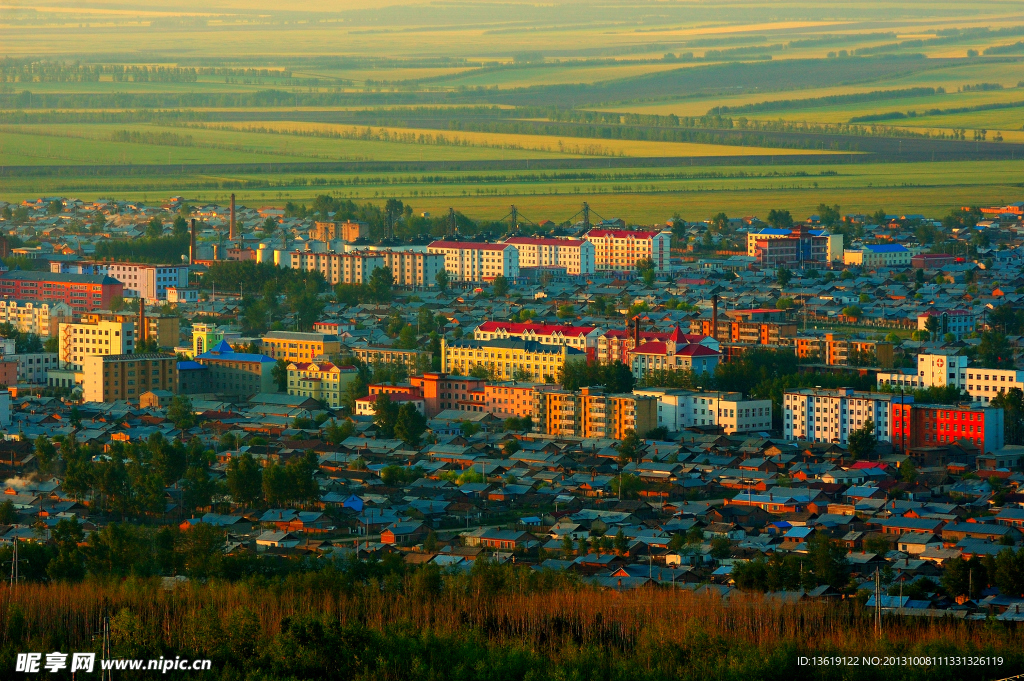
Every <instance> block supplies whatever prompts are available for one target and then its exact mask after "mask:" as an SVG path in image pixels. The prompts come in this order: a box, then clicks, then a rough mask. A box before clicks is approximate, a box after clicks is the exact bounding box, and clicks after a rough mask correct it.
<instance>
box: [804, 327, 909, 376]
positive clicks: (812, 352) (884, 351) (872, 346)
mask: <svg viewBox="0 0 1024 681" xmlns="http://www.w3.org/2000/svg"><path fill="white" fill-rule="evenodd" d="M787 342H788V343H792V344H793V345H794V346H795V350H796V356H797V357H799V358H800V359H803V360H807V361H809V362H813V363H818V364H828V365H836V366H877V367H882V368H887V367H891V366H892V364H893V347H892V343H890V342H888V341H874V340H867V339H860V338H849V337H846V336H837V335H836V334H834V333H823V334H820V335H809V334H800V335H799V336H797V337H796V338H793V339H792V340H789V341H787Z"/></svg>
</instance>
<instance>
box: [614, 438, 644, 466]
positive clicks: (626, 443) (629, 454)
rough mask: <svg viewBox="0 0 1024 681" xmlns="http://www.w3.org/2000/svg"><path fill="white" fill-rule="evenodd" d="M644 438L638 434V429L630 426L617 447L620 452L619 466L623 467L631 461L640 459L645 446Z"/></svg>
mask: <svg viewBox="0 0 1024 681" xmlns="http://www.w3.org/2000/svg"><path fill="white" fill-rule="evenodd" d="M643 444H644V442H643V440H641V439H640V436H639V435H637V433H636V431H635V430H633V429H632V428H630V429H629V430H627V431H626V435H625V437H623V438H622V442H620V443H619V446H618V447H616V449H617V450H618V452H619V468H622V467H623V466H625V465H626V464H627V463H629V462H630V461H636V460H639V459H640V454H641V451H640V449H641V447H643Z"/></svg>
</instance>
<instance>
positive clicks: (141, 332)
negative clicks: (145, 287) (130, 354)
mask: <svg viewBox="0 0 1024 681" xmlns="http://www.w3.org/2000/svg"><path fill="white" fill-rule="evenodd" d="M138 326H139V329H138V331H136V333H135V351H136V352H138V350H139V345H141V344H142V343H145V342H146V336H147V335H148V334H147V333H146V331H147V330H148V329H147V328H146V299H145V298H142V297H140V298H139V324H138Z"/></svg>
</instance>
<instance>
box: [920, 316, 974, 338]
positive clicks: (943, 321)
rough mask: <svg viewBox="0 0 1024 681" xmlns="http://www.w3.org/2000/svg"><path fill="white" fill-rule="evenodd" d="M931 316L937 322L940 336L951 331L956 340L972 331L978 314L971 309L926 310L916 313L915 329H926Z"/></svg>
mask: <svg viewBox="0 0 1024 681" xmlns="http://www.w3.org/2000/svg"><path fill="white" fill-rule="evenodd" d="M933 317H934V318H935V320H936V321H937V322H938V323H939V329H938V334H939V337H940V338H941V337H943V336H945V335H946V334H947V333H951V334H953V335H954V336H956V339H957V340H960V339H961V338H963V337H964V336H966V335H967V334H970V333H974V328H975V325H976V324H977V320H978V315H977V314H975V313H974V312H973V311H972V310H942V311H939V310H928V311H927V312H923V313H921V314H919V315H917V330H918V331H927V330H928V320H929V319H931V318H933Z"/></svg>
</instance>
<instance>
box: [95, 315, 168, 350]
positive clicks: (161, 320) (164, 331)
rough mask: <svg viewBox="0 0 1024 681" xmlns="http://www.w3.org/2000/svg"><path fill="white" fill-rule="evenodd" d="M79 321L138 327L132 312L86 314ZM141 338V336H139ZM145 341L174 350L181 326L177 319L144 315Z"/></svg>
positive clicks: (137, 320)
mask: <svg viewBox="0 0 1024 681" xmlns="http://www.w3.org/2000/svg"><path fill="white" fill-rule="evenodd" d="M81 321H82V322H83V323H85V324H97V323H99V322H103V321H106V322H120V323H122V324H126V323H128V322H132V323H134V324H136V325H138V322H139V315H138V314H137V313H132V312H86V313H85V314H83V315H82V319H81ZM140 337H141V335H140ZM145 339H146V340H150V341H156V343H157V345H159V346H160V347H162V348H175V347H177V346H178V344H179V343H181V326H180V320H179V319H178V317H174V316H171V315H165V314H159V313H158V314H149V313H146V335H145Z"/></svg>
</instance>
